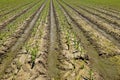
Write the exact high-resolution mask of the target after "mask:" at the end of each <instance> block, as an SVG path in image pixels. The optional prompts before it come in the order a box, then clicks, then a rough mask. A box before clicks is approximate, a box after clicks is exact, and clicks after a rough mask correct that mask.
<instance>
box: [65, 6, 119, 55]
mask: <svg viewBox="0 0 120 80" xmlns="http://www.w3.org/2000/svg"><path fill="white" fill-rule="evenodd" d="M67 6H69V7H71V6H70V5H67ZM71 9H73V11H75V12H76V13H77V14H78V16H79V15H80V17H81V18H83V20H84V21H87V22H88V24H90V23H89V21H92V20H91V18H88V17H89V16H87V17H86V16H84V14H82V13H80V12H79V11H77V10H76V9H74V8H73V7H71ZM87 19H89V20H87ZM78 20H79V19H78ZM93 20H94V19H93ZM94 24H96V23H93V24H92V25H91V26H92V28H93V27H94V26H93V25H94ZM88 26H90V25H88ZM97 26H99V25H97ZM100 27H101V26H100ZM102 27H104V26H102ZM106 28H107V26H106ZM92 31H94V32H95V33H93V35H94V37H95V36H96V38H94V37H93V39H92V40H93V41H94V40H95V42H96V43H95V42H93V44H94V46H96V48H97V49H98V52H99V55H103V54H104V55H106V53H107V57H110V56H115V55H119V54H120V51H119V50H120V49H119V43H116V42H117V41H114V40H113V39H112V38H111V37H109V36H108V37H106V36H103V34H100V33H99V32H100V31H98V29H97V30H96V29H95V30H94V28H93V29H92ZM108 32H109V31H108ZM118 32H119V31H118ZM90 34H91V33H90ZM97 35H98V36H97ZM100 35H101V36H100ZM90 36H91V38H92V35H90ZM97 38H100V39H103V41H105V42H104V43H103V42H101V41H100V40H99V41H98V40H97ZM118 38H119V36H118ZM109 39H110V40H113V41H112V42H111V41H110V40H109ZM90 41H91V39H90ZM118 41H119V39H118ZM100 42H101V43H100ZM109 46H111V47H109ZM104 47H106V50H105V49H104ZM102 48H103V49H104V50H103V49H102ZM115 48H116V50H114V49H115ZM102 50H103V51H102ZM102 53H103V54H102Z"/></svg>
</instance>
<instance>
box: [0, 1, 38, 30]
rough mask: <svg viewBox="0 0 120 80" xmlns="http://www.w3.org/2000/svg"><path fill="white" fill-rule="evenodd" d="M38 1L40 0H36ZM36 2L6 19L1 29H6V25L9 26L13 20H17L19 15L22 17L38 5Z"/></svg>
mask: <svg viewBox="0 0 120 80" xmlns="http://www.w3.org/2000/svg"><path fill="white" fill-rule="evenodd" d="M36 3H38V2H36ZM36 3H34V4H33V5H32V6H30V7H28V8H26V9H24V10H23V11H21V12H20V13H19V14H17V15H14V16H13V17H11V18H9V19H8V20H6V21H5V22H3V23H2V24H1V25H0V30H2V29H4V28H5V26H7V25H8V24H9V23H11V22H13V21H14V20H16V19H17V18H18V17H20V16H21V15H23V14H25V13H26V12H27V11H29V10H30V9H31V8H32V7H34V6H35V5H36Z"/></svg>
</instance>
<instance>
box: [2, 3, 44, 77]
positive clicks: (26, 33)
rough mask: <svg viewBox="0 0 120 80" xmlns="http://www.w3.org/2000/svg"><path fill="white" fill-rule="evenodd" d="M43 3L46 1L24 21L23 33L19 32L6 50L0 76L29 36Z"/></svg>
mask: <svg viewBox="0 0 120 80" xmlns="http://www.w3.org/2000/svg"><path fill="white" fill-rule="evenodd" d="M45 4H46V2H44V3H43V4H42V5H41V6H40V8H39V9H38V10H37V11H36V12H35V13H34V14H33V15H32V16H31V18H30V20H29V21H28V22H27V23H26V27H27V28H26V29H25V30H24V31H23V34H21V36H20V38H18V39H17V41H16V42H15V43H14V44H13V43H12V45H13V46H12V47H10V48H9V51H8V52H7V54H6V56H5V57H4V59H3V60H2V63H1V64H0V69H1V71H0V77H2V75H3V74H4V71H5V69H6V68H7V66H8V65H9V64H10V63H11V61H12V60H13V58H14V57H15V56H16V52H17V51H18V50H19V49H20V48H21V46H22V45H23V44H24V42H25V41H26V40H27V38H28V37H29V36H30V34H31V30H32V29H33V27H34V25H35V23H36V21H37V20H38V18H39V16H40V13H41V11H42V10H43V9H44V7H45ZM13 38H15V37H13ZM10 43H11V42H10Z"/></svg>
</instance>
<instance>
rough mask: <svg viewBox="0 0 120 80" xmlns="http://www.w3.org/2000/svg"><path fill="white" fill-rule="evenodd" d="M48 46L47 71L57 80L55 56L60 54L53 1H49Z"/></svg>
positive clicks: (57, 72) (57, 71)
mask: <svg viewBox="0 0 120 80" xmlns="http://www.w3.org/2000/svg"><path fill="white" fill-rule="evenodd" d="M49 15H50V46H49V52H48V73H49V76H50V77H51V79H55V80H59V70H58V68H57V64H58V60H57V58H58V57H57V56H58V55H59V54H60V47H59V33H58V22H57V19H56V13H55V8H54V3H53V1H52V0H51V2H50V13H49Z"/></svg>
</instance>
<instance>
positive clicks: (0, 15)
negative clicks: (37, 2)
mask: <svg viewBox="0 0 120 80" xmlns="http://www.w3.org/2000/svg"><path fill="white" fill-rule="evenodd" d="M29 4H31V2H29V3H26V4H24V5H21V6H19V7H17V8H14V9H12V10H10V11H8V12H6V13H3V14H0V18H1V17H3V16H4V15H7V14H9V13H11V12H13V11H15V10H17V9H20V8H21V7H24V6H27V5H29Z"/></svg>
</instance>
